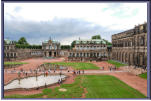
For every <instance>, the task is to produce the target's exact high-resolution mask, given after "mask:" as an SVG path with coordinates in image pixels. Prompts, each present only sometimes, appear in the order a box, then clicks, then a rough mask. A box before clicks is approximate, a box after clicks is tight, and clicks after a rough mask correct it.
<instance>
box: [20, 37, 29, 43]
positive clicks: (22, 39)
mask: <svg viewBox="0 0 151 101" xmlns="http://www.w3.org/2000/svg"><path fill="white" fill-rule="evenodd" d="M18 44H23V45H28V43H27V41H26V39H25V38H24V37H21V38H20V39H19V40H18Z"/></svg>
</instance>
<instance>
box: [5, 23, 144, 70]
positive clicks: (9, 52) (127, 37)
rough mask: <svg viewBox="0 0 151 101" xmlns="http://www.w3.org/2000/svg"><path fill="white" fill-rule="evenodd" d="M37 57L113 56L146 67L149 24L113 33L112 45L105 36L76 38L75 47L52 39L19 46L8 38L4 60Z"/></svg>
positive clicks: (98, 58) (88, 58)
mask: <svg viewBox="0 0 151 101" xmlns="http://www.w3.org/2000/svg"><path fill="white" fill-rule="evenodd" d="M34 57H66V58H67V60H69V61H101V60H108V59H112V60H115V61H119V62H121V63H126V64H129V65H133V66H138V67H146V66H147V23H144V24H141V25H138V26H135V27H134V28H133V29H130V30H127V31H124V32H121V33H117V34H114V35H112V46H109V45H107V42H106V41H105V40H103V39H90V40H80V39H79V40H75V45H74V47H73V48H72V49H69V50H63V49H61V47H60V43H59V42H57V41H53V40H51V39H50V40H48V41H44V42H42V48H41V49H29V48H25V49H22V48H17V47H16V45H15V43H14V42H13V41H10V40H5V43H4V60H5V61H9V60H18V59H27V58H34Z"/></svg>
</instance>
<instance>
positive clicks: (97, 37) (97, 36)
mask: <svg viewBox="0 0 151 101" xmlns="http://www.w3.org/2000/svg"><path fill="white" fill-rule="evenodd" d="M92 39H101V36H100V35H95V36H92Z"/></svg>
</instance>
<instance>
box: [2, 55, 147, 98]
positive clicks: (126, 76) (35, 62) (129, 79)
mask: <svg viewBox="0 0 151 101" xmlns="http://www.w3.org/2000/svg"><path fill="white" fill-rule="evenodd" d="M62 61H65V59H64V58H55V59H44V58H34V59H27V60H23V61H20V62H26V63H28V64H24V65H22V66H19V67H17V68H16V69H15V71H16V72H15V73H12V72H11V71H13V68H12V69H7V70H6V69H5V70H4V84H8V83H9V82H10V81H12V80H14V79H17V78H18V75H17V71H19V70H20V69H24V70H25V71H27V72H29V69H32V70H34V69H36V68H37V67H38V66H40V65H41V64H43V63H46V62H62ZM91 63H93V64H95V65H97V66H98V67H100V69H99V70H84V75H104V74H105V75H112V76H115V77H117V78H118V79H120V80H121V81H123V82H125V83H126V84H128V85H129V86H131V87H133V88H135V89H137V90H138V91H140V92H141V93H143V94H144V95H146V96H147V80H145V79H143V78H140V77H138V76H136V75H134V74H131V73H129V72H127V71H124V70H122V69H120V68H118V69H117V70H110V69H109V68H108V67H109V66H113V65H112V64H109V63H107V62H106V61H102V62H91ZM102 67H104V69H102ZM68 70H69V72H68V71H67V70H62V71H61V72H62V73H63V74H65V75H67V76H68V78H67V79H66V80H65V81H64V82H63V83H64V84H71V83H73V82H74V79H75V77H76V76H77V75H73V72H72V71H73V68H72V67H69V68H68ZM59 73H60V70H56V72H55V73H54V72H53V71H50V74H59ZM38 74H39V75H40V74H42V72H38ZM33 75H34V74H30V73H29V76H33ZM80 75H83V73H81V74H80ZM21 77H24V75H21ZM57 86H59V84H55V85H52V86H49V87H48V88H55V87H57ZM40 92H42V89H39V90H12V91H4V95H11V94H24V95H28V94H37V93H40Z"/></svg>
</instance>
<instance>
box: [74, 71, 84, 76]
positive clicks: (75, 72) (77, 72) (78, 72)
mask: <svg viewBox="0 0 151 101" xmlns="http://www.w3.org/2000/svg"><path fill="white" fill-rule="evenodd" d="M81 73H83V74H84V70H82V71H80V70H77V71H76V70H73V74H79V75H80V74H81Z"/></svg>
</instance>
